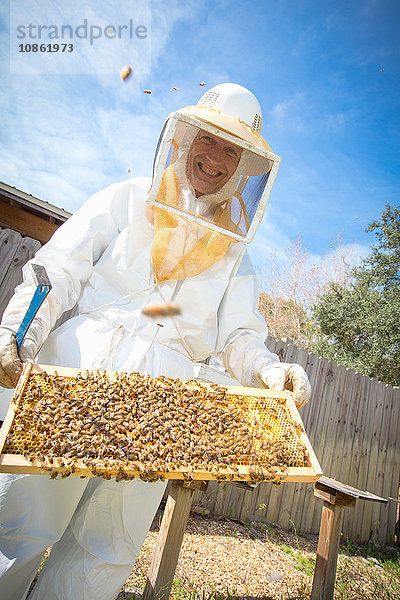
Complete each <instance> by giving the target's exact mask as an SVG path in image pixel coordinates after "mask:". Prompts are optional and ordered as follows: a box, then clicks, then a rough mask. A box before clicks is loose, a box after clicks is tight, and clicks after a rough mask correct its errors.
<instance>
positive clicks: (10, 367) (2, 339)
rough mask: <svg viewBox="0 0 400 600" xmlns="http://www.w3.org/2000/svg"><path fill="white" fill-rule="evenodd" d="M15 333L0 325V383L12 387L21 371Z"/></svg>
mask: <svg viewBox="0 0 400 600" xmlns="http://www.w3.org/2000/svg"><path fill="white" fill-rule="evenodd" d="M22 366H23V365H22V362H21V359H20V357H19V354H18V349H17V341H16V339H15V333H14V332H12V331H11V330H10V329H7V328H6V327H0V385H1V386H2V387H5V388H14V387H15V386H16V384H17V381H18V377H19V375H20V373H21V371H22Z"/></svg>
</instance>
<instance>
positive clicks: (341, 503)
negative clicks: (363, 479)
mask: <svg viewBox="0 0 400 600" xmlns="http://www.w3.org/2000/svg"><path fill="white" fill-rule="evenodd" d="M314 496H316V497H317V498H321V499H322V500H323V501H324V506H323V508H322V517H321V525H320V530H319V538H318V548H317V561H316V563H315V569H314V579H313V586H312V591H311V599H310V600H333V594H334V591H335V579H336V568H337V559H338V554H339V545H340V534H341V532H342V524H343V513H344V509H345V507H346V506H350V507H354V506H355V504H356V500H357V499H358V498H362V499H363V500H372V501H374V502H387V500H386V499H385V498H380V497H379V496H376V495H375V494H371V493H370V492H365V491H362V490H357V489H356V488H353V487H351V486H349V485H346V484H343V483H340V481H336V480H335V479H330V478H328V477H321V478H320V479H319V480H318V481H317V483H316V484H315V490H314Z"/></svg>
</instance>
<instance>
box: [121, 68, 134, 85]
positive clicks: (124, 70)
mask: <svg viewBox="0 0 400 600" xmlns="http://www.w3.org/2000/svg"><path fill="white" fill-rule="evenodd" d="M119 74H120V77H121V79H122V81H126V80H127V79H129V77H130V76H131V75H132V67H131V66H130V65H125V66H124V67H122V69H121V70H120V72H119Z"/></svg>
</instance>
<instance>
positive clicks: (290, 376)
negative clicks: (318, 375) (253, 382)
mask: <svg viewBox="0 0 400 600" xmlns="http://www.w3.org/2000/svg"><path fill="white" fill-rule="evenodd" d="M260 379H261V380H262V382H263V383H264V384H265V385H266V386H267V387H268V388H269V389H270V390H284V389H285V390H289V391H291V392H293V399H294V401H295V403H296V406H297V408H301V407H302V406H304V404H306V403H307V402H308V401H309V399H310V396H311V385H310V382H309V380H308V377H307V374H306V372H305V370H304V369H303V367H302V366H301V365H298V364H295V363H281V362H274V363H270V364H269V365H265V366H264V367H262V368H261V370H260Z"/></svg>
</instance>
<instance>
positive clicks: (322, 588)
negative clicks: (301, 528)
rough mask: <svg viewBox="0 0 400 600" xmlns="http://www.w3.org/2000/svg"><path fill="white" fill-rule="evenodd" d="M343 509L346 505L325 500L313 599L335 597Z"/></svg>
mask: <svg viewBox="0 0 400 600" xmlns="http://www.w3.org/2000/svg"><path fill="white" fill-rule="evenodd" d="M343 511H344V506H340V505H339V506H338V505H334V504H330V503H329V502H324V507H323V509H322V518H321V528H320V531H319V538H318V549H317V561H316V563H315V570H314V579H313V586H312V593H311V600H331V599H333V594H334V590H335V579H336V568H337V559H338V553H339V544H340V533H341V531H342V523H343Z"/></svg>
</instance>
